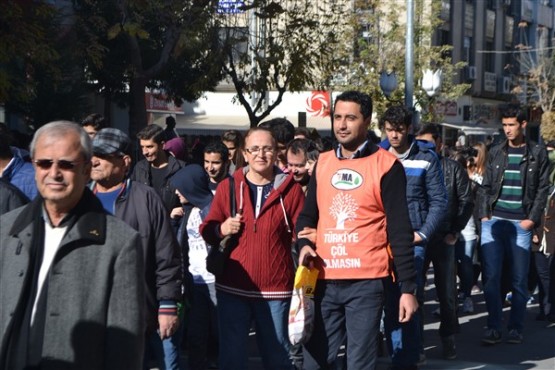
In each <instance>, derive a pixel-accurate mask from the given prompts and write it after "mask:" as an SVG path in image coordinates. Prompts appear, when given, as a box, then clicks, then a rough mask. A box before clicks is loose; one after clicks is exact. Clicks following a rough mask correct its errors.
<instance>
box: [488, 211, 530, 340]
mask: <svg viewBox="0 0 555 370" xmlns="http://www.w3.org/2000/svg"><path fill="white" fill-rule="evenodd" d="M531 243H532V231H531V230H525V229H523V228H522V227H521V226H520V222H519V221H510V220H504V219H500V218H493V219H491V220H486V221H482V246H481V253H482V274H483V277H484V279H483V280H484V281H485V284H484V297H485V299H486V307H487V310H488V319H487V326H488V328H490V329H495V330H498V331H500V330H501V318H502V309H503V307H502V299H501V297H500V291H501V274H502V271H503V263H504V261H505V263H507V264H508V266H507V267H508V271H509V273H510V274H511V289H512V292H513V297H512V301H511V314H510V318H509V323H508V329H509V330H512V329H516V330H517V331H518V332H519V333H522V331H523V329H524V317H525V314H526V302H527V301H528V298H529V297H528V296H529V293H528V269H529V267H530V247H531Z"/></svg>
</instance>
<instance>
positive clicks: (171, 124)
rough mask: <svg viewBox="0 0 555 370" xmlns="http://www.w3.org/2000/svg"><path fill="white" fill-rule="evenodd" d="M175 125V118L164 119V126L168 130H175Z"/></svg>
mask: <svg viewBox="0 0 555 370" xmlns="http://www.w3.org/2000/svg"><path fill="white" fill-rule="evenodd" d="M175 125H176V122H175V118H173V117H172V116H168V117H166V126H168V127H169V128H175Z"/></svg>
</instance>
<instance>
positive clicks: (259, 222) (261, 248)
mask: <svg viewBox="0 0 555 370" xmlns="http://www.w3.org/2000/svg"><path fill="white" fill-rule="evenodd" d="M248 171H249V167H248V166H247V167H244V168H243V169H242V170H241V171H236V172H235V173H234V174H233V177H234V179H235V194H236V196H235V199H236V208H237V209H238V210H239V209H241V208H242V209H243V219H242V227H241V232H240V233H239V234H238V235H239V239H238V244H237V246H236V247H235V248H234V249H233V251H232V252H231V256H230V259H229V261H227V264H226V268H225V271H224V273H223V274H222V275H221V276H218V277H217V278H216V288H217V289H219V290H221V291H224V292H226V293H230V294H235V295H239V296H243V297H248V298H263V299H286V298H290V297H291V292H292V290H293V280H294V275H295V272H294V268H293V259H292V256H291V244H292V242H293V236H294V230H295V222H296V220H297V217H298V215H299V213H300V212H301V210H302V208H303V205H304V198H305V197H304V194H303V191H302V188H301V186H300V185H298V184H297V183H295V181H294V179H293V177H292V176H290V175H286V174H284V173H282V172H281V171H280V170H279V169H278V168H277V167H276V168H275V169H274V171H275V177H274V187H273V189H272V191H271V192H270V193H269V195H268V198H267V199H266V201H265V202H264V205H263V206H262V208H261V210H260V213H259V215H258V217H256V218H255V209H254V205H253V203H252V200H251V197H250V195H249V186H248V184H247V180H246V178H245V174H246V173H247V172H248ZM228 217H230V206H229V180H228V179H226V180H224V181H222V182H221V183H220V184H219V185H218V190H217V191H216V195H215V197H214V200H213V202H212V206H211V207H210V211H209V213H208V215H207V216H206V218H205V219H204V222H203V223H202V225H201V226H200V232H201V234H202V237H203V238H204V240H205V241H206V242H207V243H208V244H210V245H218V244H219V242H220V241H221V240H222V239H223V236H222V235H221V233H220V224H221V223H223V222H224V221H225V220H226V219H227V218H228Z"/></svg>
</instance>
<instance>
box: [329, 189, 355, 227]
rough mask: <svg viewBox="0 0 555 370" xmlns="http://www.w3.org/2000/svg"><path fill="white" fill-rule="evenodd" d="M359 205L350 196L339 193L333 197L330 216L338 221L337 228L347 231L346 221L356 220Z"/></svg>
mask: <svg viewBox="0 0 555 370" xmlns="http://www.w3.org/2000/svg"><path fill="white" fill-rule="evenodd" d="M357 209H358V204H357V202H356V200H355V198H353V197H352V196H351V195H350V194H345V193H338V194H337V195H336V196H335V197H333V200H332V203H331V206H330V215H331V216H332V217H333V218H334V219H335V220H336V224H335V228H336V229H338V230H344V229H345V221H351V220H354V219H356V216H357V213H356V211H357Z"/></svg>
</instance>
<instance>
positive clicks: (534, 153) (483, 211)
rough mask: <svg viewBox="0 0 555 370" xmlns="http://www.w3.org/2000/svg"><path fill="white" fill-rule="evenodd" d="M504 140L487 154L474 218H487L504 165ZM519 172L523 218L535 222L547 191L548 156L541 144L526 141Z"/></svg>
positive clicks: (499, 186) (489, 214) (543, 206)
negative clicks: (476, 213) (476, 214)
mask: <svg viewBox="0 0 555 370" xmlns="http://www.w3.org/2000/svg"><path fill="white" fill-rule="evenodd" d="M507 145H508V142H507V141H506V140H505V142H503V143H501V144H498V145H496V146H495V147H493V148H492V149H491V151H490V152H489V154H488V161H487V166H486V173H485V175H484V182H483V184H482V186H481V187H480V188H479V189H478V207H479V210H478V217H480V219H482V218H484V217H491V215H492V210H493V206H494V204H495V202H496V201H497V198H499V194H500V193H501V187H502V185H503V176H504V173H505V169H506V168H507V165H508V154H507ZM520 173H521V175H522V208H523V210H524V213H525V216H526V219H528V220H532V221H533V222H534V223H535V224H536V225H538V224H539V223H540V221H541V217H542V214H543V211H544V209H545V205H546V202H547V195H548V192H549V159H548V157H547V150H546V149H545V147H544V146H543V145H539V144H536V143H532V142H528V141H527V142H526V150H525V152H524V156H523V157H522V162H520Z"/></svg>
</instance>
